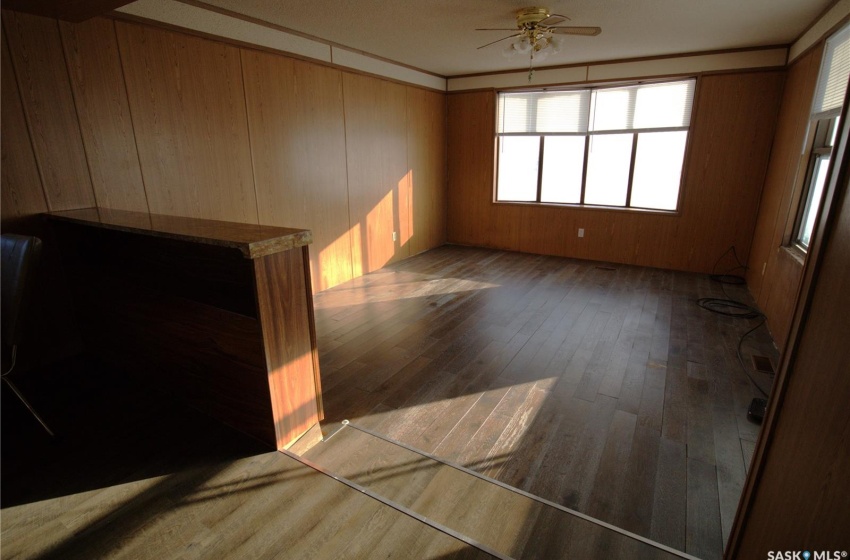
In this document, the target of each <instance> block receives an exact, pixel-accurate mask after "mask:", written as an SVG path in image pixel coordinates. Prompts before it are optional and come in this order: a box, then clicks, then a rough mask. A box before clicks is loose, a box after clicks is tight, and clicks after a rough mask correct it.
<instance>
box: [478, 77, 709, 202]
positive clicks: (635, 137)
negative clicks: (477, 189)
mask: <svg viewBox="0 0 850 560" xmlns="http://www.w3.org/2000/svg"><path fill="white" fill-rule="evenodd" d="M687 80H693V81H694V94H693V100H692V105H691V113H690V118H689V120H688V124H687V126H677V127H656V128H641V129H634V128H632V129H616V130H599V131H592V130H587V131H585V132H543V133H539V132H503V133H500V132H499V131H498V112H499V95H501V94H503V93H521V92H528V93H546V92H559V91H564V92H568V91H581V90H591V95H592V94H593V92H596V91H598V90H605V89H613V88H622V87H629V86H641V85H659V84H666V83H674V82H682V81H687ZM699 83H700V79H699V76H676V77H667V78H664V79H659V80H640V81H633V82H622V83H616V84H591V85H586V84H582V86H580V87H572V88H570V87H566V88H540V89H524V88H523V89H510V90H508V89H505V90H499V91H497V92H496V94H497V96H496V113H497V114H496V119H495V123H496V127H495V130H494V140H495V141H494V151H495V158H494V169H493V179H494V180H493V191H492V192H493V196H492V201H491V202H492V203H493V204H506V205H528V206H549V207H556V208H577V209H594V210H608V211H614V212H635V213H646V214H662V215H669V216H676V215H679V214H680V212H681V207H682V197H683V192H684V190H685V189H684V187H685V177H686V170H687V162H688V156H689V154H690V148H691V134H690V131H691V128H692V127H693V122H694V118H695V117H694V114H695V113H696V111H695V109H696V106H697V96H698V91H699ZM658 132H686V133H687V137H686V139H685V148H684V151H683V154H682V169H681V171H680V173H679V188H678V193H677V196H676V207H675V208H674V209H672V210H670V209H661V208H646V207H640V206H631V199H632V186H633V182H634V171H635V159H636V155H637V150H638V142H639V136H640V135H641V134H650V133H658ZM609 134H630V135H631V136H632V138H631V155H630V161H629V171H628V183H627V186H626V201H625V204H624V205H623V206H615V205H603V204H587V203H586V202H585V194H586V189H587V172H588V158H589V151H590V143H591V140H592V137H593V136H603V135H609ZM516 136H525V137H538V138H539V139H540V147H539V148H538V160H537V189H536V199H535V200H533V201H532V200H500V199H499V159H500V151H501V150H500V142H501V138H502V137H516ZM557 136H578V137H583V138H584V155H583V168H582V172H581V188H580V194H579V202H577V203H575V202H552V201H543V200H542V191H543V161H544V154H545V138H546V137H557Z"/></svg>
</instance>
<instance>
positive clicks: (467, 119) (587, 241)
mask: <svg viewBox="0 0 850 560" xmlns="http://www.w3.org/2000/svg"><path fill="white" fill-rule="evenodd" d="M784 78H785V72H783V71H765V72H741V73H731V74H717V75H704V76H701V77H700V78H699V82H698V86H697V99H696V101H695V106H694V116H693V120H692V125H691V131H690V143H689V149H688V154H687V156H686V158H687V159H686V162H685V171H684V176H683V183H682V191H683V193H682V198H681V202H680V210H679V213H678V214H677V215H663V214H651V213H640V212H631V211H622V210H619V211H618V210H598V209H582V208H568V207H560V208H559V207H546V206H534V205H510V204H494V203H493V202H492V200H493V180H494V169H493V168H494V147H495V138H494V135H495V116H496V115H495V98H496V94H495V92H474V93H464V94H456V95H450V96H449V109H448V115H449V122H448V147H449V158H448V163H449V171H448V173H449V224H448V239H449V241H450V242H455V243H461V244H468V245H482V246H488V247H497V248H502V249H510V250H517V251H523V252H529V253H542V254H550V255H559V256H570V257H577V258H584V259H592V260H599V261H612V262H621V263H629V264H638V265H644V266H654V267H660V268H669V269H675V270H687V271H696V272H710V271H711V269H712V267H713V266H714V264H715V262H716V261H717V260H718V258H719V257H720V256H721V255H722V254H723V253H724V252H725V251H726V250H727V249H728V248H729V247H730V246H732V245H734V246H735V247H736V249H737V252H738V255H739V256H740V257H741V258H742V259H743V260H744V261H746V259H747V255H748V253H749V247H750V242H751V239H752V235H753V227H754V225H755V216H756V213H757V209H758V203H759V196H760V194H761V188H762V183H763V180H764V174H765V170H766V168H767V162H768V157H769V154H770V146H771V142H772V140H773V132H774V123H775V120H776V115H777V111H778V109H779V103H780V99H781V96H782V87H783V82H784ZM578 228H584V230H585V237H584V238H579V237H578V236H577V233H578ZM729 265H730V263H729V262H727V261H724V262H722V263H721V264H720V265H719V268H718V270H723V269H724V267H727V268H728V267H729Z"/></svg>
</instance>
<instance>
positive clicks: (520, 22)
mask: <svg viewBox="0 0 850 560" xmlns="http://www.w3.org/2000/svg"><path fill="white" fill-rule="evenodd" d="M569 19H570V18H568V17H567V16H562V15H558V14H550V13H549V9H548V8H541V7H538V6H534V7H531V8H523V9H522V10H519V11H518V12H517V14H516V29H513V28H482V29H476V31H513V32H514V33H513V34H512V35H508V36H507V37H502V38H501V39H496V40H495V41H491V42H489V43H487V44H486V45H481V46H480V47H478V48H479V49H483V48H484V47H489V46H490V45H495V44H496V43H501V42H502V41H506V40H508V39H514V41H512V42H511V44H510V46H509V47H508V49H507V54H515V53H519V54H526V53H528V54H529V57H530V59H531V61H530V63H529V67H528V81H531V77H532V75H533V74H534V58H535V56H537V58H538V59H540V58H542V55H545V54H546V53H547V49H548V51H551V52H557V51H558V50H559V49H560V44H559V41H558V38H557V37H555V35H584V36H588V37H593V36H596V35H599V34H600V33H602V28H601V27H579V26H568V25H558V24H560V23H563V22H564V21H568V20H569Z"/></svg>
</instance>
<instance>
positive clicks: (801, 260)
mask: <svg viewBox="0 0 850 560" xmlns="http://www.w3.org/2000/svg"><path fill="white" fill-rule="evenodd" d="M782 250H783V251H785V253H786V254H787V255H788V256H789V257H790V258H791V259H792V260H793V261H795V262H796V263H797V264H799V265H800V266H803V264H805V262H806V253H805V252H803V250H802V249H800V248H799V247H797V246H795V245H783V246H782Z"/></svg>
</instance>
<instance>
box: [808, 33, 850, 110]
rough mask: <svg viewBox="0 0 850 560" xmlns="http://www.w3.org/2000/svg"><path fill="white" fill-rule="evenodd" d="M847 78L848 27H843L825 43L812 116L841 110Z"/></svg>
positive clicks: (849, 70)
mask: <svg viewBox="0 0 850 560" xmlns="http://www.w3.org/2000/svg"><path fill="white" fill-rule="evenodd" d="M848 76H850V25H848V26H845V27H844V28H843V29H842V30H841V31H839V32H838V33H836V34H834V35H833V36H832V37H830V38H829V39H827V41H826V51H825V52H824V55H823V61H822V62H821V69H820V74H819V76H818V87H817V90H815V100H814V104H813V106H812V115H814V116H821V115H825V114H826V113H829V112H834V111H835V110H836V109H840V108H841V105H842V103H844V94H845V92H846V91H847V79H848Z"/></svg>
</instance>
